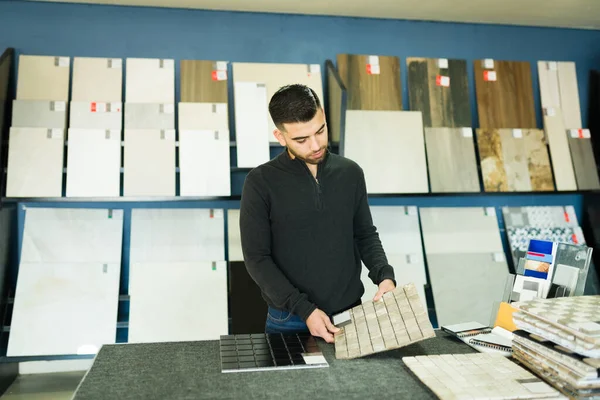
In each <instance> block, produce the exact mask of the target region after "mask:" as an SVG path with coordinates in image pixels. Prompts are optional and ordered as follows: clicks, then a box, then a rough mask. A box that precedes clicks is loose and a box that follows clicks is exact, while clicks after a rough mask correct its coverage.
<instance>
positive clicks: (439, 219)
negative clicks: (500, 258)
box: [419, 207, 504, 257]
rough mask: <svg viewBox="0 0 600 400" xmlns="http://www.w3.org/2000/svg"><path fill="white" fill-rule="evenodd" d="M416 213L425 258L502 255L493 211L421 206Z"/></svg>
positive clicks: (498, 230) (500, 240)
mask: <svg viewBox="0 0 600 400" xmlns="http://www.w3.org/2000/svg"><path fill="white" fill-rule="evenodd" d="M419 213H420V215H421V226H422V231H423V241H424V244H425V253H426V254H427V257H429V255H430V254H482V253H490V254H493V253H502V254H504V250H503V248H502V239H501V238H500V229H499V228H498V219H497V217H496V212H495V210H494V209H493V208H491V209H490V208H487V209H486V208H483V207H421V208H419Z"/></svg>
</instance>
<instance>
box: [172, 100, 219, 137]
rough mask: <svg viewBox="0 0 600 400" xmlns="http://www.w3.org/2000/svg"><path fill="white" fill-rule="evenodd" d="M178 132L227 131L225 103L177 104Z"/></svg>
mask: <svg viewBox="0 0 600 400" xmlns="http://www.w3.org/2000/svg"><path fill="white" fill-rule="evenodd" d="M178 117H179V120H178V128H179V131H180V132H181V131H185V130H189V131H194V130H200V131H202V130H210V131H221V130H227V131H228V130H229V117H228V113H227V103H179V104H178Z"/></svg>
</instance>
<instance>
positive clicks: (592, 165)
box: [567, 131, 600, 190]
mask: <svg viewBox="0 0 600 400" xmlns="http://www.w3.org/2000/svg"><path fill="white" fill-rule="evenodd" d="M567 135H568V140H569V150H570V151H571V158H572V160H573V169H574V170H575V179H576V180H577V188H578V189H579V190H594V189H600V180H599V179H598V166H597V164H596V159H595V157H594V150H593V148H592V140H591V138H590V137H589V136H583V135H581V133H579V132H577V131H570V132H568V133H567Z"/></svg>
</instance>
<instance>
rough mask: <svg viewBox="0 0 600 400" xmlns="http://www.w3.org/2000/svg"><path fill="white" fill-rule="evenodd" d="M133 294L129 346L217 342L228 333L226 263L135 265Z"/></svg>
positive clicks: (147, 263)
mask: <svg viewBox="0 0 600 400" xmlns="http://www.w3.org/2000/svg"><path fill="white" fill-rule="evenodd" d="M129 295H130V297H131V300H130V311H129V334H128V342H129V343H148V342H174V341H195V340H217V339H219V337H220V336H221V335H226V334H227V333H228V320H227V319H228V314H227V268H226V263H225V261H218V262H207V261H204V262H173V261H169V262H132V263H131V270H130V273H129Z"/></svg>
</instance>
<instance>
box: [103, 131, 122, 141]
mask: <svg viewBox="0 0 600 400" xmlns="http://www.w3.org/2000/svg"><path fill="white" fill-rule="evenodd" d="M106 133H107V136H108V137H107V139H113V140H117V139H118V140H121V131H120V130H118V129H109V130H108V131H106Z"/></svg>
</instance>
